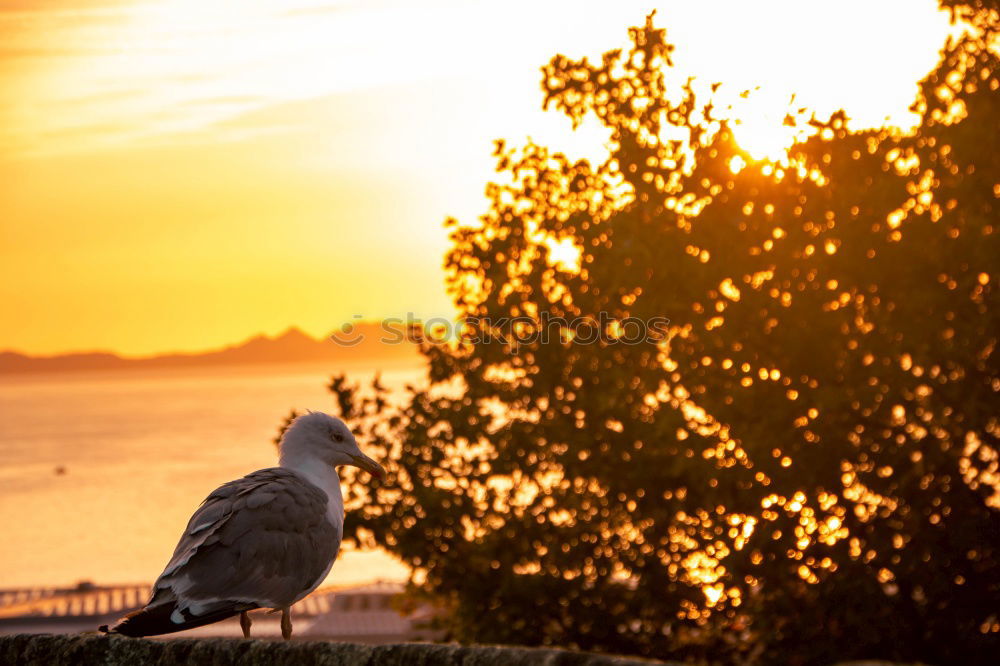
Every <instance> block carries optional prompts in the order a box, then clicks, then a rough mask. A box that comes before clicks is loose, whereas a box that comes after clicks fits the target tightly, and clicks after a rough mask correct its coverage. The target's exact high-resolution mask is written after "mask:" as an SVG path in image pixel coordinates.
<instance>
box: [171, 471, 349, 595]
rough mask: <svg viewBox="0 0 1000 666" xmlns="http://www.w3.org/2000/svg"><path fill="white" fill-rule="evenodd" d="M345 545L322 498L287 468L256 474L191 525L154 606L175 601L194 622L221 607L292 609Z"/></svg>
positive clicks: (231, 486) (218, 494)
mask: <svg viewBox="0 0 1000 666" xmlns="http://www.w3.org/2000/svg"><path fill="white" fill-rule="evenodd" d="M340 538H341V532H340V530H339V529H338V528H337V527H336V526H334V525H332V524H331V523H330V522H329V520H328V519H327V498H326V495H325V493H323V491H321V490H320V489H319V488H317V487H316V486H314V485H312V484H311V483H309V482H307V481H305V480H304V479H303V478H302V477H300V476H298V475H297V474H295V473H294V472H290V471H288V470H284V469H281V468H271V469H265V470H260V471H257V472H254V473H253V474H249V475H247V476H245V477H244V478H242V479H239V480H236V481H231V482H230V483H227V484H225V485H223V486H221V487H220V488H219V489H218V490H216V491H215V492H213V493H212V494H211V495H209V496H208V498H207V499H206V500H205V502H204V503H203V504H202V505H201V507H200V508H199V509H198V511H196V512H195V514H194V515H193V516H192V517H191V520H190V522H189V523H188V526H187V528H186V529H185V530H184V535H183V536H182V537H181V540H180V543H178V544H177V548H176V550H175V551H174V555H173V557H172V558H171V560H170V562H169V563H168V564H167V567H166V569H165V570H164V572H163V574H162V575H161V576H160V578H159V579H158V580H157V582H156V584H155V585H154V590H153V599H152V600H151V604H155V603H156V601H157V598H158V596H159V597H161V598H163V599H164V600H167V599H169V598H171V597H173V598H175V599H176V600H177V602H178V603H177V606H178V609H179V611H183V612H184V613H185V614H187V613H191V614H195V615H198V614H201V613H200V612H199V611H202V612H204V611H208V610H210V609H215V608H218V606H219V602H234V603H235V602H239V603H251V604H255V605H257V606H261V607H280V606H286V605H289V604H291V603H293V602H294V601H296V600H297V599H298V598H300V597H301V595H302V594H303V593H304V592H306V591H308V590H310V589H312V587H313V586H315V584H316V583H317V582H318V579H319V577H320V576H322V575H323V574H324V573H325V572H326V571H328V570H329V566H330V562H331V561H332V560H333V559H334V558H335V557H336V555H337V550H338V548H339V547H340Z"/></svg>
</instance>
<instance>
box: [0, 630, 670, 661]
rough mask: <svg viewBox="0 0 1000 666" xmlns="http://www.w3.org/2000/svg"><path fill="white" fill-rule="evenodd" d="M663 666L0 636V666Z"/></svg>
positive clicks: (516, 653)
mask: <svg viewBox="0 0 1000 666" xmlns="http://www.w3.org/2000/svg"><path fill="white" fill-rule="evenodd" d="M663 663H665V662H656V661H648V660H643V659H636V658H629V657H611V656H606V655H599V654H591V653H586V652H572V651H569V650H558V649H546V648H519V647H490V646H462V645H436V644H432V643H401V644H396V645H358V644H355V643H328V642H308V641H290V642H287V643H286V642H283V641H282V642H278V641H261V640H242V639H230V638H208V639H197V638H178V639H171V640H147V639H141V638H125V637H122V636H105V635H93V634H65V635H62V634H32V635H29V634H15V635H11V636H0V664H12V665H13V664H17V665H21V664H24V665H31V666H34V665H35V664H37V665H39V666H78V665H79V666H86V665H88V664H101V665H103V666H125V665H126V664H156V665H158V666H186V665H187V664H213V666H215V665H218V666H222V665H223V664H240V665H241V666H242V665H244V664H245V665H247V666H252V665H257V664H259V665H261V666H265V665H266V666H271V665H272V664H273V665H274V666H284V665H286V664H287V665H288V666H291V665H292V664H295V665H296V666H299V665H303V666H308V665H313V664H315V665H316V666H435V665H437V664H441V665H443V666H650V664H663Z"/></svg>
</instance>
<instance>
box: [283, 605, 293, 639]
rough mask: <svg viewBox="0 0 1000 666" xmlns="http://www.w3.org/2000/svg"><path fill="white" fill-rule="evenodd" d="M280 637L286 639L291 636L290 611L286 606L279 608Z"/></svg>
mask: <svg viewBox="0 0 1000 666" xmlns="http://www.w3.org/2000/svg"><path fill="white" fill-rule="evenodd" d="M281 637H282V638H284V639H285V640H286V641H288V640H291V638H292V611H291V609H290V608H288V607H287V606H286V607H285V608H282V609H281Z"/></svg>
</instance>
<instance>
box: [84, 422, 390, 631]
mask: <svg viewBox="0 0 1000 666" xmlns="http://www.w3.org/2000/svg"><path fill="white" fill-rule="evenodd" d="M279 446H280V449H279V451H280V453H279V456H278V467H270V468H267V469H262V470H258V471H256V472H253V473H251V474H248V475H246V476H244V477H243V478H242V479H237V480H236V481H230V482H229V483H226V484H223V485H222V486H220V487H219V488H218V489H216V490H215V491H214V492H213V493H212V494H210V495H209V496H208V497H207V498H206V499H205V501H204V502H203V503H202V505H201V506H200V507H199V508H198V510H197V511H195V512H194V515H193V516H191V520H190V521H189V522H188V525H187V528H186V529H185V530H184V534H183V535H182V536H181V540H180V543H178V544H177V548H176V549H175V550H174V555H173V557H171V558H170V562H168V563H167V566H166V568H165V569H164V570H163V573H162V574H160V577H159V578H158V579H157V580H156V583H155V584H154V585H153V590H152V595H151V596H150V599H149V602H148V603H147V604H146V605H145V606H144V607H143V608H141V609H139V610H137V611H134V612H132V613H130V614H128V615H126V616H125V617H124V618H122V619H121V620H119V621H118V623H117V624H116V625H114V626H113V627H112V628H111V629H108V627H107V625H104V626H102V627H101V628H100V630H101V631H102V632H104V633H113V634H121V635H124V636H156V635H160V634H168V633H171V632H174V631H181V630H184V629H191V628H193V627H200V626H203V625H206V624H211V623H212V622H218V621H219V620H224V619H226V618H229V617H232V616H234V615H236V614H239V616H240V627H242V629H243V636H244V637H245V638H249V637H250V625H251V620H250V616H249V615H247V612H248V611H250V610H253V609H255V608H271V609H272V611H271V612H277V611H281V635H282V637H283V638H284V639H285V640H289V639H290V638H291V637H292V619H291V613H290V610H289V609H290V607H291V606H292V604H294V603H295V602H297V601H300V600H301V599H303V598H304V597H305V596H306V595H308V594H309V593H310V592H312V591H313V590H315V589H316V588H317V587H318V586H319V584H320V583H322V582H323V580H324V579H325V578H326V576H327V574H328V573H329V572H330V568H331V567H332V566H333V562H334V560H335V559H337V552H338V550H339V549H340V542H341V539H343V536H344V498H343V495H341V492H340V477H339V476H338V475H337V466H338V465H352V466H355V467H359V468H361V469H364V470H366V471H368V472H369V473H370V474H371V475H372V476H375V477H378V478H379V479H381V480H384V479H385V470H383V469H382V466H381V465H379V464H378V463H377V462H375V461H374V460H372V459H371V458H369V457H368V456H366V455H365V454H363V453H362V452H361V449H360V448H358V443H357V440H355V439H354V435H353V434H352V433H351V431H350V429H349V428H348V427H347V426H346V425H345V424H344V422H343V421H341V420H340V419H338V418H335V417H333V416H330V415H328V414H324V413H322V412H309V413H308V414H305V415H303V416H300V417H298V418H297V419H295V420H294V421H293V422H292V423H291V425H290V426H289V427H288V429H287V430H286V431H285V433H284V435H283V436H282V438H281V443H280V445H279Z"/></svg>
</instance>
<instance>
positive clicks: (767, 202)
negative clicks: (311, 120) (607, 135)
mask: <svg viewBox="0 0 1000 666" xmlns="http://www.w3.org/2000/svg"><path fill="white" fill-rule="evenodd" d="M948 4H951V5H955V4H957V3H948ZM979 4H980V5H982V4H983V3H979ZM992 4H993V3H986V4H985V5H984V8H980V9H977V6H975V5H974V6H969V5H968V4H964V5H962V6H961V7H960V9H962V10H963V11H964V14H963V15H964V16H965V17H966V18H967V19H972V20H974V21H975V22H976V25H977V31H974V32H973V34H970V35H968V36H966V37H964V38H963V39H961V40H960V41H957V42H956V43H953V44H949V45H948V47H947V48H946V49H945V50H944V51H943V53H942V60H941V62H940V65H939V66H938V68H937V69H936V70H935V71H934V72H933V73H931V74H930V75H929V76H928V77H927V78H926V79H925V80H924V81H923V82H922V83H921V85H920V90H919V95H918V98H917V101H916V102H915V106H914V109H915V110H916V111H917V112H918V113H919V114H920V117H921V119H922V120H921V123H920V125H919V127H918V128H917V129H916V130H915V131H914V132H911V133H906V134H904V133H901V132H899V131H895V130H892V129H883V130H877V131H864V132H850V131H848V129H847V127H846V124H845V121H846V118H845V116H844V115H843V114H836V115H835V116H833V117H832V118H830V119H829V120H828V121H825V122H815V121H814V125H815V127H816V130H817V131H816V133H815V135H813V136H812V137H811V138H809V139H807V140H804V141H803V142H801V143H799V144H796V145H795V146H794V147H793V148H792V149H791V150H790V156H789V160H788V161H787V163H780V164H774V163H770V162H755V161H754V160H753V159H751V157H750V156H749V155H748V154H747V153H746V152H744V151H743V150H742V149H741V148H740V147H739V145H737V143H736V142H735V141H734V139H733V135H732V132H731V126H730V124H729V122H728V121H727V120H726V119H725V118H724V117H722V116H721V115H720V114H719V113H718V112H717V110H716V109H715V108H714V107H713V105H712V101H711V100H712V95H711V92H708V93H707V94H706V93H704V92H700V91H696V89H695V88H694V86H693V84H691V83H690V82H689V83H688V84H686V85H682V86H680V87H679V88H678V87H677V86H674V85H671V84H669V83H668V81H669V78H668V76H667V74H668V73H669V71H670V51H671V48H672V47H671V46H670V45H669V44H668V43H667V42H666V40H665V32H664V31H663V30H662V29H659V28H657V27H656V26H655V25H654V22H653V21H652V17H651V18H650V20H648V21H647V23H646V25H645V26H644V27H640V28H634V29H632V30H631V31H630V36H631V48H630V49H628V50H622V51H612V52H610V53H607V54H605V56H604V57H603V60H602V61H601V62H596V63H595V62H590V61H588V60H586V59H582V60H574V59H571V58H567V57H564V56H558V57H556V58H554V59H553V60H552V61H551V62H550V63H549V64H548V65H547V66H546V67H545V68H544V76H543V88H544V92H545V105H546V107H548V108H553V109H556V110H558V111H559V112H562V113H564V114H566V115H567V116H568V117H569V118H570V119H571V120H572V121H573V122H574V123H579V122H581V121H582V120H583V119H584V118H586V117H596V118H597V119H598V120H599V121H600V122H601V123H602V124H603V125H604V126H605V127H606V128H608V129H609V130H610V132H611V137H612V143H611V149H610V154H609V156H608V159H607V160H606V161H604V162H603V163H601V164H592V163H590V162H588V161H585V160H579V161H573V160H570V159H568V158H567V157H566V156H564V155H562V154H560V153H557V152H553V151H551V150H549V149H548V148H546V147H543V146H540V145H536V144H533V143H529V144H528V145H525V146H524V147H522V148H520V149H511V148H508V147H507V146H506V145H505V144H503V143H498V146H497V151H496V158H497V166H498V172H499V173H500V176H501V177H500V178H498V182H497V183H494V184H491V185H490V186H489V187H488V195H489V198H490V201H491V206H490V209H489V211H488V212H487V213H486V214H485V215H484V216H483V217H482V218H481V220H479V222H478V223H475V224H464V225H461V224H457V223H452V226H451V249H450V251H449V253H448V255H447V257H446V269H447V274H448V283H449V288H450V291H451V293H452V295H453V296H454V300H455V303H456V305H457V306H458V308H459V309H460V310H461V312H462V313H463V315H465V316H466V317H468V318H469V319H468V322H467V326H466V329H465V331H464V332H465V334H466V337H465V338H463V340H462V341H461V342H460V343H459V344H451V345H445V344H431V343H429V342H428V343H427V344H425V345H424V346H423V351H424V354H425V355H426V357H427V361H428V367H429V376H428V386H425V387H421V388H412V389H411V390H410V392H409V394H408V396H407V399H406V401H405V404H403V405H402V406H399V407H398V408H393V407H392V406H391V405H389V403H388V402H387V397H386V392H385V390H384V389H383V388H381V387H378V386H376V387H375V389H374V390H373V391H371V390H369V391H365V392H359V391H358V390H357V388H356V387H352V386H350V385H348V384H347V383H346V382H345V381H344V380H343V378H342V377H341V378H337V379H336V380H335V382H334V385H333V387H332V388H333V390H334V393H335V394H336V397H337V401H338V403H339V405H340V408H341V411H342V413H343V415H344V417H345V418H346V419H347V420H348V421H349V422H351V423H352V425H353V426H354V427H355V428H356V429H358V430H359V431H360V437H361V438H362V439H363V440H364V441H365V442H366V446H367V447H370V448H374V449H375V450H376V451H378V450H379V449H381V454H382V457H383V459H384V460H386V462H387V467H388V468H389V476H390V483H389V484H387V485H386V486H385V487H383V488H379V489H377V490H372V489H370V488H367V487H366V486H364V485H361V484H353V483H352V484H350V498H349V501H350V503H351V505H353V506H354V507H355V508H354V509H353V512H352V513H351V514H350V516H351V518H350V519H349V521H350V527H349V529H351V530H353V532H352V534H353V536H354V538H356V539H357V540H358V541H360V542H362V543H368V544H371V543H377V544H378V545H381V546H383V547H385V548H387V549H388V550H389V551H390V552H392V553H394V554H395V555H397V556H398V557H400V558H401V559H402V560H403V561H405V562H407V563H409V564H410V565H412V566H413V568H414V572H415V573H414V583H413V585H414V589H417V590H419V591H421V593H423V594H427V595H429V596H430V597H431V598H433V599H434V600H436V601H437V602H438V603H439V604H441V606H442V609H443V621H444V622H445V625H446V626H447V628H448V629H449V631H450V634H451V636H452V637H454V638H456V639H458V640H463V641H481V642H511V643H524V644H559V645H568V646H576V647H580V648H585V649H595V650H604V651H610V652H622V653H638V654H645V655H653V656H659V657H674V658H684V659H689V660H693V661H709V662H714V661H721V662H727V663H728V662H745V663H771V662H775V661H778V662H782V663H803V664H804V663H817V664H822V663H830V662H832V661H834V660H841V659H846V658H851V657H868V658H875V657H881V658H891V659H899V660H922V661H926V662H931V663H970V664H971V663H987V661H989V660H990V659H991V658H992V656H993V655H995V654H996V653H997V650H998V649H1000V561H998V560H1000V551H998V548H1000V510H998V507H1000V490H998V486H1000V473H998V451H1000V352H998V350H997V349H996V347H997V339H998V335H1000V302H998V294H1000V289H998V287H997V280H998V279H1000V242H998V239H1000V234H998V230H997V228H996V227H997V224H998V223H1000V216H998V203H997V198H998V196H1000V184H998V183H1000V178H998V174H1000V169H998V166H1000V164H998V159H1000V158H998V156H997V151H996V141H997V137H998V133H997V130H998V124H1000V108H998V97H997V88H998V85H1000V79H998V76H1000V72H998V69H997V57H996V55H995V51H991V50H990V48H988V45H989V44H991V43H993V44H995V43H996V41H995V40H996V38H997V33H996V28H997V25H998V23H997V14H996V11H995V9H993V8H991V5H992ZM567 242H568V243H572V246H573V247H575V248H576V249H577V251H578V253H579V258H578V260H577V261H567V260H560V258H559V257H557V256H556V255H554V254H553V250H552V248H553V247H554V244H555V243H564V244H565V243H567ZM543 313H544V314H546V316H555V317H562V318H564V319H565V320H567V321H569V320H579V319H580V318H583V319H585V320H588V321H593V322H598V321H601V322H603V321H605V320H604V319H602V316H603V315H602V314H601V313H607V314H608V315H610V316H611V318H612V320H611V323H609V324H607V331H606V333H607V334H608V335H610V336H611V338H612V339H610V340H607V341H605V342H604V343H602V344H583V343H581V342H579V340H578V339H577V340H573V339H570V338H571V332H570V331H568V330H567V331H564V333H565V334H564V335H563V336H562V337H561V338H560V339H557V340H554V341H551V340H550V341H549V342H548V343H542V342H539V341H537V340H532V339H531V336H530V335H523V334H524V333H525V327H526V329H527V332H528V333H530V332H532V322H534V323H535V330H537V329H538V328H542V327H544V326H545V324H544V322H543V316H542V315H543ZM653 317H667V318H669V320H670V322H671V325H670V336H669V337H668V338H666V339H662V340H651V341H647V342H644V343H640V344H624V343H621V342H616V341H615V340H614V339H613V338H614V336H615V335H617V334H620V333H621V329H620V327H618V326H617V325H616V324H615V322H622V321H624V320H627V319H628V318H639V319H641V320H649V319H651V318H653ZM514 318H518V319H517V320H518V321H519V322H520V324H518V325H519V326H521V327H522V328H521V329H519V331H517V332H515V333H520V334H518V335H513V336H507V337H508V339H507V340H506V341H503V340H500V341H494V342H492V343H490V342H472V340H473V339H475V338H476V337H482V336H483V335H484V334H485V333H488V332H490V331H487V330H484V327H485V326H486V324H484V322H498V321H502V320H504V319H514Z"/></svg>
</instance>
